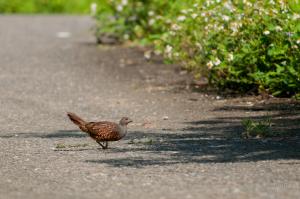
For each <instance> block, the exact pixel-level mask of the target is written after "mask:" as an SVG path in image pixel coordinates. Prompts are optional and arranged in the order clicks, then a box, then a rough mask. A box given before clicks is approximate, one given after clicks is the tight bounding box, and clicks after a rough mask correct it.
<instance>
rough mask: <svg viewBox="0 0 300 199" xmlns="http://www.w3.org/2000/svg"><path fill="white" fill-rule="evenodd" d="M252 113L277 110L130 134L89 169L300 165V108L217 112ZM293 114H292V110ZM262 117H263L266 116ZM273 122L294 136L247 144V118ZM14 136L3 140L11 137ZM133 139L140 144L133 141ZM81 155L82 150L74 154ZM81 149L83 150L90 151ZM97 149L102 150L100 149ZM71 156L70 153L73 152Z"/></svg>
mask: <svg viewBox="0 0 300 199" xmlns="http://www.w3.org/2000/svg"><path fill="white" fill-rule="evenodd" d="M232 110H247V111H250V112H258V111H269V110H276V112H272V113H270V114H268V115H267V116H266V115H265V116H255V117H243V116H240V115H237V116H234V115H230V116H228V117H215V118H213V119H210V120H203V119H202V120H195V121H188V122H185V123H184V124H185V127H184V128H182V129H176V130H171V129H169V130H158V129H157V130H155V129H152V130H145V129H142V130H138V131H130V132H129V134H128V135H127V136H126V137H125V139H124V140H122V141H121V142H120V143H119V144H114V145H113V146H111V145H110V148H109V149H108V150H103V151H102V150H99V153H101V152H103V153H106V154H107V153H108V154H110V155H109V156H105V158H101V159H87V160H85V162H86V163H89V164H106V165H109V166H112V167H121V166H125V167H136V168H138V167H145V166H165V165H173V164H189V163H193V164H205V163H224V162H233V163H234V162H256V161H265V160H291V161H292V162H293V164H298V162H299V161H300V137H299V131H300V123H299V120H300V118H299V115H300V106H298V105H293V106H291V107H289V108H286V107H285V106H278V105H276V104H275V105H274V104H273V105H266V106H259V107H258V106H257V107H255V106H254V107H252V108H249V107H241V106H231V107H229V106H226V107H221V108H216V109H215V110H214V111H216V112H218V111H228V112H230V111H232ZM291 110H292V111H291ZM260 115H261V114H260ZM266 117H271V119H272V122H273V123H274V126H273V127H272V128H274V130H279V131H284V132H286V134H287V135H289V136H290V135H291V136H292V137H286V138H285V137H283V138H280V139H276V138H275V139H273V138H270V139H242V138H241V137H240V135H241V133H242V132H243V127H242V125H241V121H242V120H243V119H245V118H250V119H253V120H261V119H264V118H266ZM14 136H15V135H14V134H8V135H1V136H0V137H1V138H11V137H14ZM86 136H87V135H86V134H84V133H82V132H80V131H78V130H77V129H76V130H62V131H56V132H51V133H40V132H36V133H23V134H22V133H20V134H18V137H20V138H31V137H38V138H43V139H56V138H58V139H68V138H78V139H81V138H83V137H86ZM132 140H136V141H133V142H132ZM74 150H77V149H74ZM88 150H90V149H79V150H77V151H88ZM94 150H98V149H97V147H96V146H95V149H94ZM66 151H69V150H68V149H67V150H66Z"/></svg>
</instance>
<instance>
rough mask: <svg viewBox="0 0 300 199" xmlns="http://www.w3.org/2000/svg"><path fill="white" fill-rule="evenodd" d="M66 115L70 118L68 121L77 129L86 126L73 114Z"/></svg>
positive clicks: (84, 122)
mask: <svg viewBox="0 0 300 199" xmlns="http://www.w3.org/2000/svg"><path fill="white" fill-rule="evenodd" d="M67 115H68V117H69V118H70V120H71V121H72V122H73V123H74V124H76V125H77V126H79V127H81V126H84V125H85V124H86V121H84V120H83V119H81V118H80V117H79V116H77V115H76V114H75V113H71V112H67Z"/></svg>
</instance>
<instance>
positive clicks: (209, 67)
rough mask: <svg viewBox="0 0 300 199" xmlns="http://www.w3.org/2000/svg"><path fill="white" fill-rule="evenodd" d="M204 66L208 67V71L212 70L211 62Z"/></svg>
mask: <svg viewBox="0 0 300 199" xmlns="http://www.w3.org/2000/svg"><path fill="white" fill-rule="evenodd" d="M206 66H207V67H208V69H212V67H213V66H214V64H213V62H212V61H209V62H208V63H207V64H206Z"/></svg>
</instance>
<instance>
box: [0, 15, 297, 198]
mask: <svg viewBox="0 0 300 199" xmlns="http://www.w3.org/2000/svg"><path fill="white" fill-rule="evenodd" d="M92 25H93V21H92V20H91V19H90V18H89V17H84V16H81V17H77V16H0V45H1V47H0V69H1V72H0V94H1V95H0V198H3V199H9V198H30V199H32V198H49V199H50V198H51V199H52V198H72V199H74V198H115V199H118V198H128V199H130V198H146V199H147V198H153V199H154V198H155V199H168V198H170V199H173V198H182V199H183V198H195V199H201V198H228V199H232V198H239V199H242V198H295V199H296V198H300V160H299V159H300V147H299V146H300V144H299V139H298V138H293V139H285V140H273V139H270V140H256V139H254V140H243V139H241V138H239V136H238V135H239V134H240V133H241V132H242V131H243V130H242V127H241V125H240V121H241V119H243V118H245V117H253V118H262V117H264V116H265V115H266V114H268V116H271V117H272V118H273V119H274V121H275V123H276V124H275V126H276V128H278V129H284V130H285V131H291V132H292V131H294V132H299V129H300V128H299V124H298V123H299V122H298V121H299V117H298V116H299V112H300V111H299V110H300V108H299V106H297V105H294V104H292V105H290V106H284V108H281V106H279V105H278V104H276V103H275V102H271V103H265V102H262V101H256V100H254V99H252V98H238V99H234V98H233V99H232V98H230V99H223V98H221V99H219V97H217V99H216V96H215V95H214V94H207V93H202V92H194V91H193V90H186V89H185V86H182V85H183V84H184V81H185V78H186V76H185V74H184V73H182V72H180V71H178V70H177V71H174V68H172V66H164V65H162V63H161V62H160V61H150V62H147V61H145V60H144V59H143V53H142V52H141V50H139V49H137V48H132V47H124V46H97V45H95V39H94V37H93V34H92V31H91V27H92ZM66 111H73V112H75V113H77V114H79V115H80V116H82V117H83V118H84V119H86V120H112V121H118V120H119V119H120V118H121V117H122V116H129V117H131V118H132V119H133V120H134V123H133V124H132V125H130V126H129V131H130V132H129V135H128V136H127V137H126V138H125V139H124V140H122V141H119V142H115V143H112V144H111V145H110V149H108V150H106V151H103V150H99V149H98V148H99V146H98V145H97V144H96V143H95V142H93V141H92V140H91V139H89V138H88V137H87V136H86V135H85V134H83V133H81V132H80V131H78V130H77V129H76V127H75V126H74V125H73V124H72V123H70V122H69V121H68V119H67V118H66V115H65V112H66ZM289 122H291V123H289Z"/></svg>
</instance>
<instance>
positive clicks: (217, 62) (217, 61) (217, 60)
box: [214, 58, 221, 66]
mask: <svg viewBox="0 0 300 199" xmlns="http://www.w3.org/2000/svg"><path fill="white" fill-rule="evenodd" d="M220 63H221V61H220V60H219V59H218V58H217V59H216V61H214V65H215V66H218V65H220Z"/></svg>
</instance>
